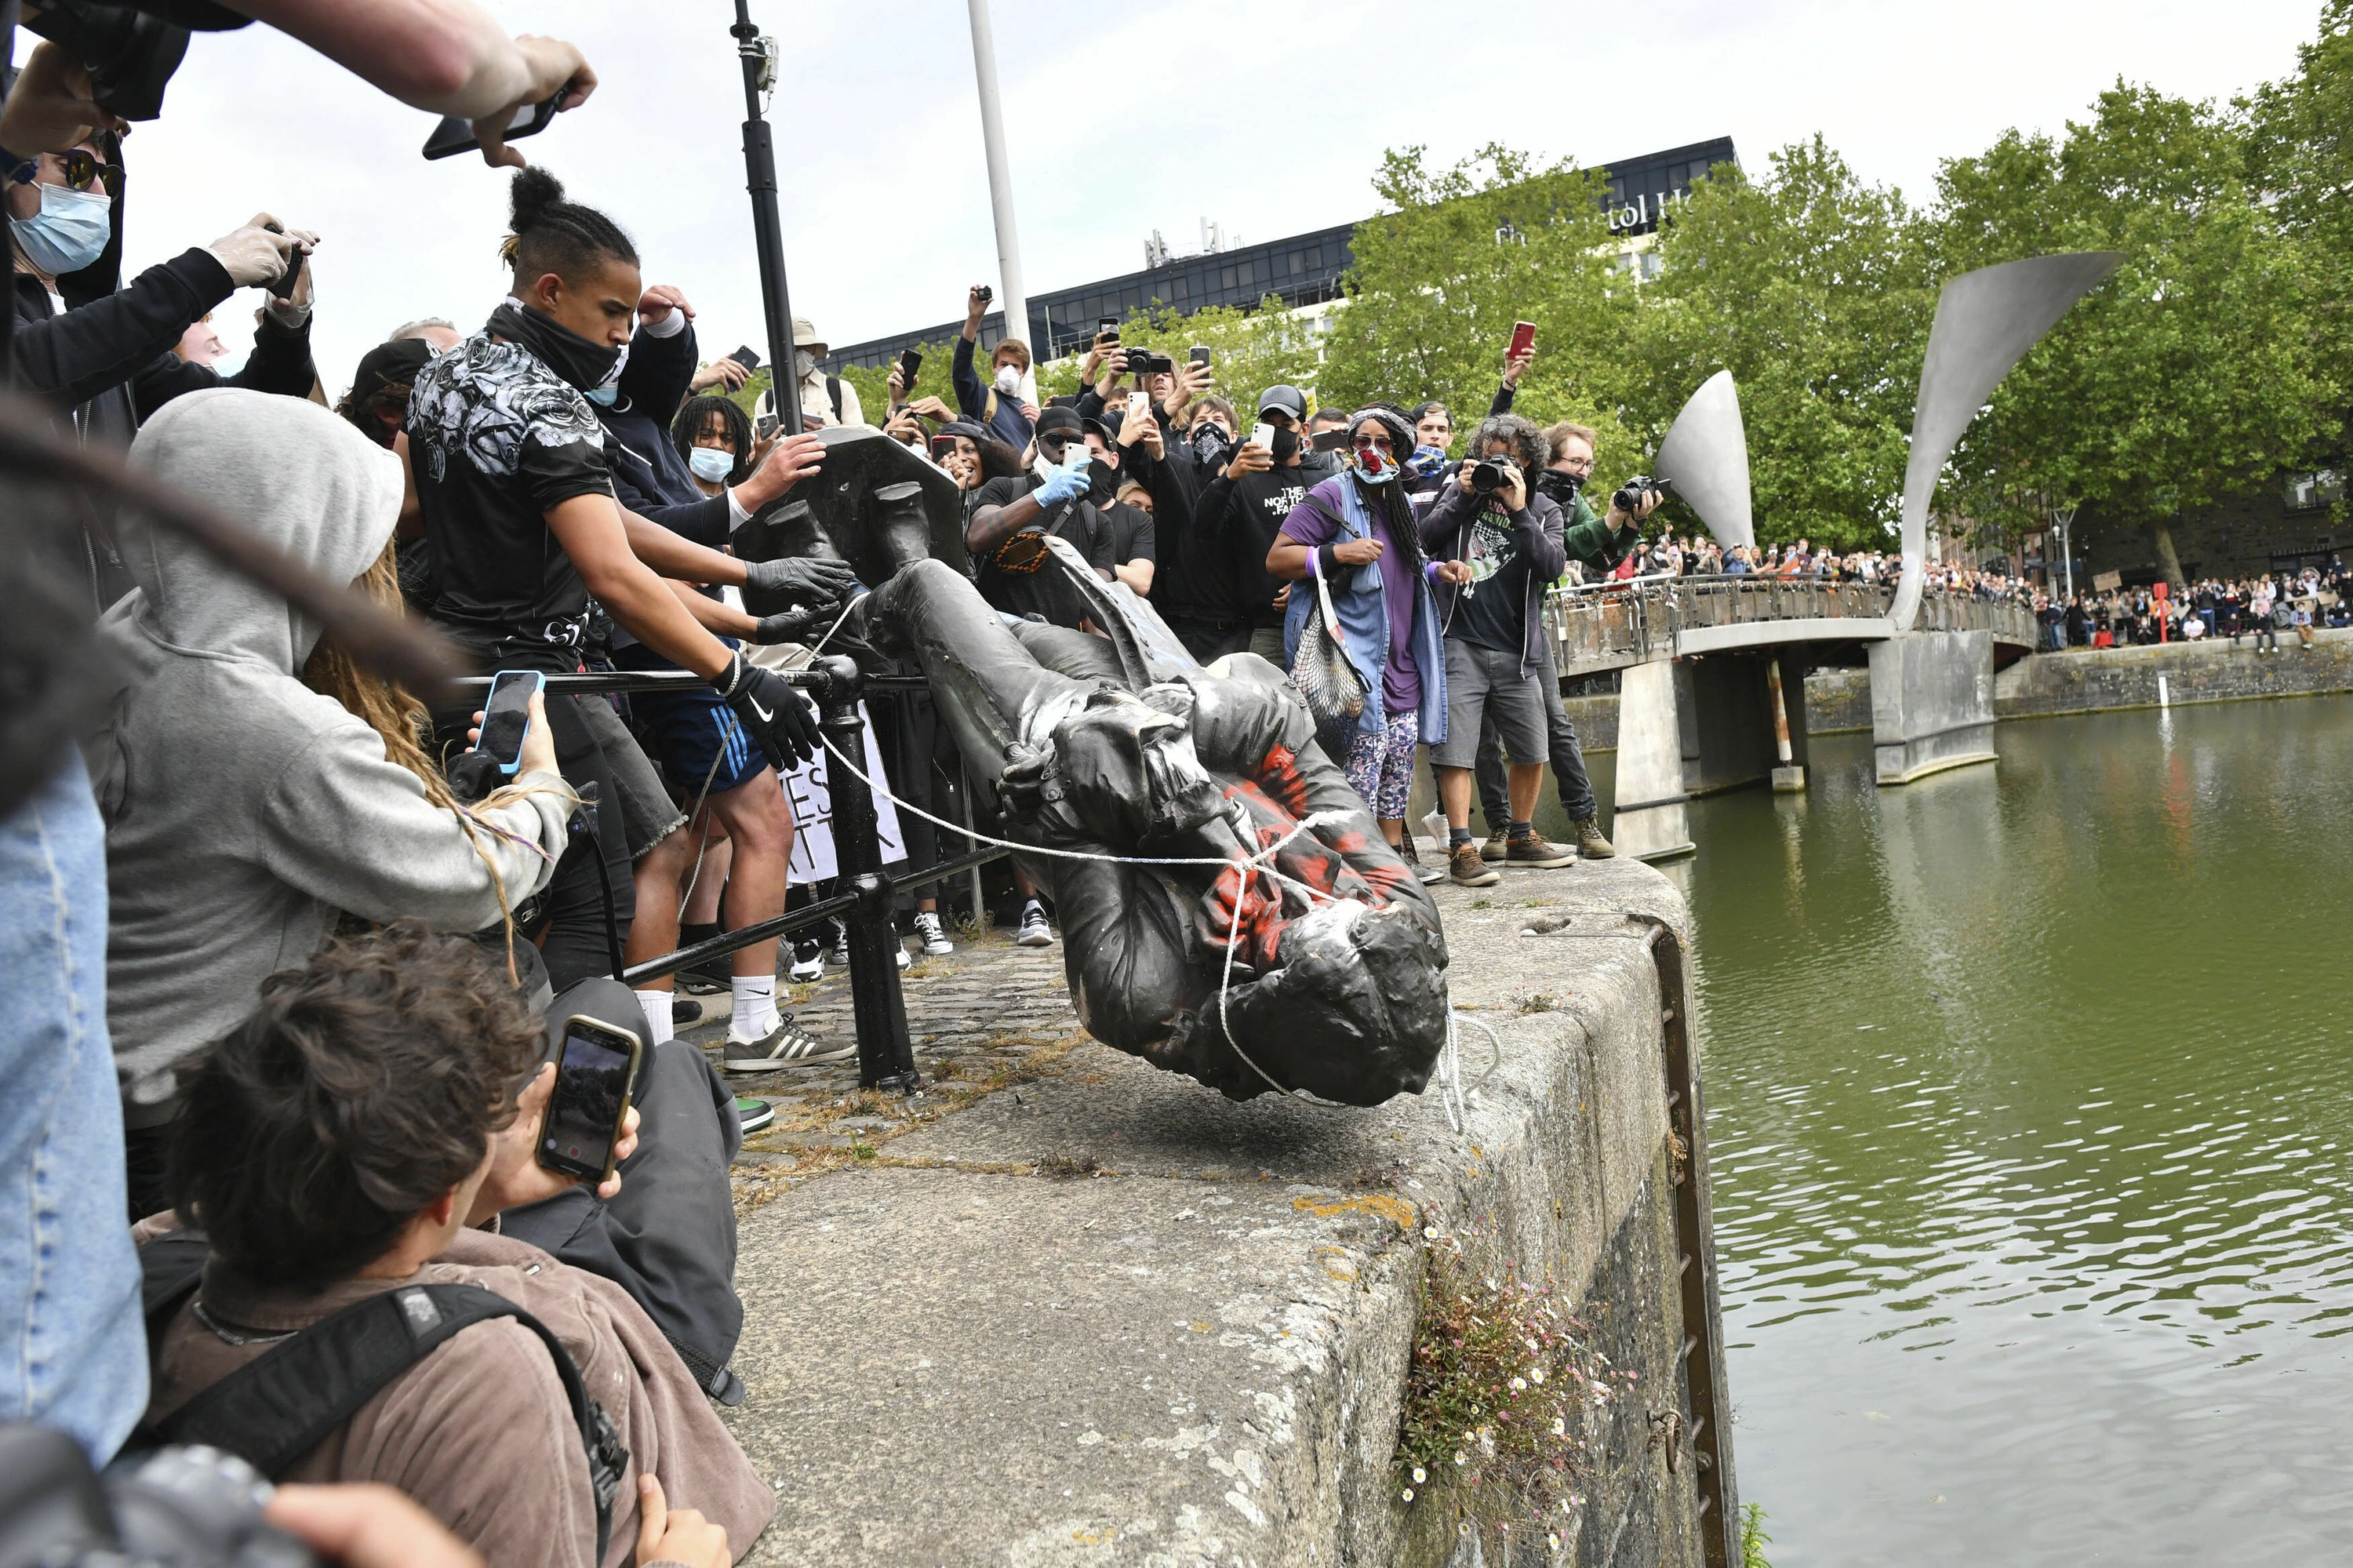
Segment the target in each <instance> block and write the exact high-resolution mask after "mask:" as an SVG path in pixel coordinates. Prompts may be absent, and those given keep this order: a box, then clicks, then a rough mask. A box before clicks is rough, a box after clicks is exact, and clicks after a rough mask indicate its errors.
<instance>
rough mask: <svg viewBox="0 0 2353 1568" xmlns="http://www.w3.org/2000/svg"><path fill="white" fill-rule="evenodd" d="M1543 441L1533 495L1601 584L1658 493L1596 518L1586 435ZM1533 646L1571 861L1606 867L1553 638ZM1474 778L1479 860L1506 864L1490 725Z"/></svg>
mask: <svg viewBox="0 0 2353 1568" xmlns="http://www.w3.org/2000/svg"><path fill="white" fill-rule="evenodd" d="M1544 439H1545V441H1546V445H1548V446H1549V447H1550V448H1551V449H1552V458H1551V461H1549V462H1548V463H1546V466H1545V469H1544V471H1543V472H1541V473H1539V474H1537V475H1536V489H1537V491H1538V492H1539V493H1541V494H1543V495H1545V496H1548V497H1549V498H1551V500H1552V502H1553V503H1554V504H1555V505H1556V506H1558V507H1559V508H1560V510H1561V512H1562V514H1564V515H1565V516H1566V517H1567V525H1566V526H1565V527H1564V528H1563V529H1562V532H1561V547H1562V549H1563V550H1564V551H1565V552H1566V553H1567V556H1568V558H1569V559H1570V560H1572V561H1575V562H1577V564H1578V565H1579V566H1581V567H1584V568H1585V570H1586V574H1587V575H1588V577H1594V578H1599V577H1607V576H1609V574H1610V573H1611V572H1613V571H1615V570H1617V569H1618V564H1619V563H1620V561H1622V560H1624V559H1625V558H1626V556H1628V555H1629V554H1630V552H1631V551H1632V550H1633V549H1634V548H1635V547H1636V546H1639V545H1640V544H1641V542H1642V527H1641V523H1642V519H1643V518H1645V517H1648V516H1649V515H1650V514H1651V510H1652V508H1654V507H1656V506H1657V505H1658V503H1659V493H1658V491H1657V490H1656V489H1655V488H1653V487H1651V486H1650V485H1648V484H1647V483H1638V484H1634V485H1630V486H1629V491H1630V493H1625V494H1621V495H1620V496H1613V497H1612V498H1611V500H1610V503H1609V514H1608V515H1607V516H1606V517H1604V516H1602V515H1600V514H1596V513H1595V511H1594V510H1593V507H1592V504H1591V503H1589V502H1588V501H1587V500H1586V499H1585V494H1584V489H1585V482H1586V480H1587V479H1588V478H1589V477H1591V475H1592V473H1593V442H1594V432H1593V430H1592V429H1591V428H1589V427H1588V426H1585V425H1574V424H1568V423H1566V422H1564V423H1562V424H1557V425H1555V426H1553V427H1552V428H1551V429H1547V430H1546V431H1545V432H1544ZM1621 500H1626V501H1631V502H1632V503H1634V504H1633V507H1632V509H1631V510H1628V509H1626V508H1625V507H1623V506H1621V505H1620V501H1621ZM1539 641H1541V643H1542V645H1543V649H1544V659H1545V662H1544V670H1543V673H1542V678H1541V680H1540V682H1539V683H1538V694H1539V695H1541V696H1542V697H1543V699H1544V705H1545V726H1546V749H1547V750H1548V751H1549V752H1550V753H1551V759H1552V771H1553V777H1554V779H1556V780H1557V781H1558V783H1559V785H1560V808H1561V811H1562V813H1563V814H1564V815H1566V816H1567V818H1568V822H1569V827H1570V828H1571V829H1572V830H1573V831H1574V832H1576V834H1577V854H1578V855H1579V856H1581V857H1582V858H1584V859H1586V860H1608V859H1609V858H1611V857H1612V856H1614V855H1615V854H1617V853H1618V851H1617V849H1616V848H1615V847H1614V846H1613V845H1612V844H1611V843H1610V842H1609V840H1608V839H1607V838H1604V837H1603V836H1602V833H1601V821H1600V810H1601V809H1600V805H1599V802H1598V801H1597V800H1595V799H1594V797H1593V784H1592V781H1591V780H1590V779H1588V778H1587V777H1586V773H1585V751H1584V748H1583V747H1580V746H1579V745H1578V744H1577V726H1575V725H1573V724H1571V723H1570V722H1569V720H1568V710H1567V707H1566V706H1564V705H1563V704H1562V703H1561V700H1560V678H1559V674H1558V673H1557V670H1556V667H1555V665H1554V663H1553V659H1552V639H1551V638H1549V637H1542V638H1540V640H1539ZM1474 771H1475V773H1476V775H1477V779H1478V786H1479V810H1480V814H1481V815H1482V816H1483V817H1484V818H1485V819H1486V820H1487V842H1486V846H1485V849H1484V851H1483V852H1482V853H1483V854H1484V855H1485V857H1486V858H1488V859H1491V860H1492V859H1508V858H1509V857H1510V853H1511V836H1510V825H1511V823H1512V821H1513V820H1514V812H1513V810H1512V809H1511V806H1510V805H1509V801H1510V798H1511V794H1510V789H1509V787H1508V785H1507V784H1506V782H1505V780H1504V747H1503V741H1502V738H1501V736H1498V735H1497V733H1496V732H1495V730H1494V728H1493V726H1489V727H1487V728H1486V729H1485V730H1483V731H1482V733H1481V735H1480V736H1479V755H1478V761H1477V764H1476V767H1475V769H1474Z"/></svg>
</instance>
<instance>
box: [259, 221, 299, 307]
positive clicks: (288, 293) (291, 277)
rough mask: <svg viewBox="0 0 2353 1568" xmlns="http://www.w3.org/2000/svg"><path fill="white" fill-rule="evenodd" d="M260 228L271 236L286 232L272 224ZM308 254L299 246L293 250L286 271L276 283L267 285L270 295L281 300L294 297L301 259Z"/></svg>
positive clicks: (279, 276)
mask: <svg viewBox="0 0 2353 1568" xmlns="http://www.w3.org/2000/svg"><path fill="white" fill-rule="evenodd" d="M261 227H262V228H266V229H268V230H269V232H270V233H272V234H283V233H285V232H286V230H285V229H283V228H280V227H279V226H278V225H277V224H274V223H265V224H263V225H262V226H261ZM309 254H310V252H309V251H307V250H305V249H302V248H301V246H299V245H298V246H296V247H295V248H294V255H293V258H292V259H291V260H289V261H288V262H287V263H286V270H285V271H283V272H280V274H279V275H278V280H277V281H275V282H273V283H270V284H269V285H268V287H269V291H270V293H271V294H273V295H274V296H276V297H277V298H279V299H281V300H290V299H292V298H293V297H294V284H295V281H296V280H298V279H300V278H301V276H302V259H303V258H304V257H305V256H308V255H309Z"/></svg>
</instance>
